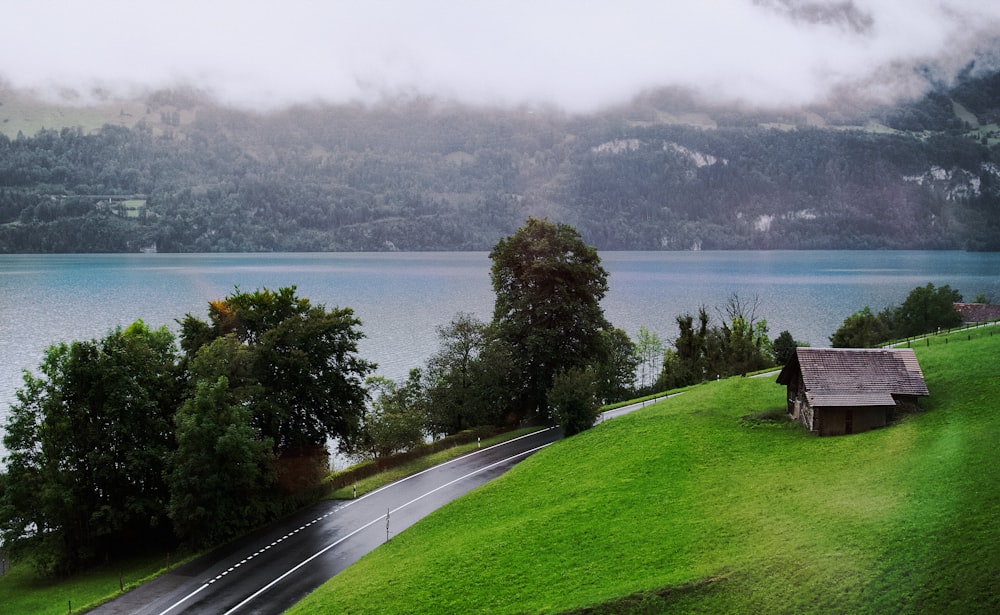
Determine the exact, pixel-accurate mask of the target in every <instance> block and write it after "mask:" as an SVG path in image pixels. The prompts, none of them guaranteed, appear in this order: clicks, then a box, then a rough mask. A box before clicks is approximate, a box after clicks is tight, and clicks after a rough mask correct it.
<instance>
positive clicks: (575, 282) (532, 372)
mask: <svg viewBox="0 0 1000 615" xmlns="http://www.w3.org/2000/svg"><path fill="white" fill-rule="evenodd" d="M490 259H491V260H492V261H493V265H492V267H491V269H490V279H491V281H492V282H493V290H494V291H495V293H496V301H495V304H494V308H493V328H494V329H495V333H494V334H495V335H496V336H497V338H499V339H500V340H502V341H503V342H505V343H506V344H507V345H508V346H509V347H510V348H511V356H512V357H513V359H514V363H515V369H516V371H517V373H518V374H519V375H520V378H519V381H520V384H519V386H517V387H516V388H515V389H514V390H513V391H512V396H513V398H514V410H515V412H517V413H518V414H519V415H520V416H533V415H536V414H542V415H545V414H547V409H548V403H547V400H546V396H547V395H548V391H549V389H550V388H551V387H552V383H553V380H554V378H555V376H556V374H557V373H559V372H561V371H565V370H569V369H571V368H584V367H587V366H590V365H596V364H597V363H599V362H601V361H602V359H603V358H604V357H606V356H607V354H608V349H607V348H606V346H605V344H604V342H605V338H603V337H602V335H601V332H602V331H606V330H610V329H611V325H610V323H609V322H608V321H607V319H606V318H605V317H604V310H603V308H602V307H601V304H600V302H601V299H602V298H603V297H604V294H605V293H606V292H607V289H608V273H607V271H605V270H604V268H603V267H602V266H601V264H600V257H598V256H597V250H595V249H594V248H593V247H591V246H588V245H587V244H585V243H584V242H583V241H582V240H581V239H580V235H579V233H577V231H576V229H574V228H573V227H571V226H569V225H566V224H555V223H552V222H549V221H548V220H539V219H537V218H529V219H528V221H527V223H525V225H524V226H522V227H521V228H520V229H518V231H517V232H516V233H514V234H513V235H512V236H510V237H508V238H505V239H501V240H500V241H499V242H498V243H497V245H496V246H495V247H494V248H493V251H492V252H491V253H490Z"/></svg>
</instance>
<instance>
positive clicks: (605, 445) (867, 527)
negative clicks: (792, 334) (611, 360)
mask: <svg viewBox="0 0 1000 615" xmlns="http://www.w3.org/2000/svg"><path fill="white" fill-rule="evenodd" d="M967 335H969V334H967V333H964V332H963V333H962V334H961V337H960V338H959V337H952V338H951V339H950V340H949V342H950V343H948V344H945V343H944V339H943V338H935V339H934V340H933V341H932V342H931V345H930V346H929V347H920V348H917V349H916V351H917V353H918V357H919V359H920V362H921V365H922V367H923V369H924V373H925V375H926V377H927V382H928V386H929V388H930V391H931V397H930V398H929V399H927V400H925V401H924V404H923V405H924V408H925V411H924V412H922V413H919V414H916V415H911V416H908V417H906V418H904V419H903V420H902V421H901V422H899V423H898V424H895V425H893V426H891V427H889V428H886V429H881V430H878V431H873V432H869V433H865V434H858V435H854V436H847V437H837V438H816V437H813V436H810V435H808V434H806V433H803V431H802V430H801V429H799V428H798V427H797V426H795V425H794V424H789V423H787V422H783V421H773V420H768V413H771V415H772V416H773V415H780V411H782V410H783V405H784V389H783V387H780V386H778V385H776V384H775V383H774V379H773V378H760V379H751V378H747V379H741V378H735V379H730V380H726V381H722V382H716V383H710V384H707V385H704V386H701V387H696V388H694V389H692V390H690V391H688V392H687V393H685V394H684V395H681V396H678V397H676V398H674V399H671V400H667V401H664V402H661V403H658V404H656V405H654V406H650V407H649V408H648V409H645V410H643V411H640V412H637V413H634V414H632V415H629V416H626V417H622V418H617V419H614V420H612V421H609V422H607V423H604V424H602V425H600V426H598V427H596V428H594V429H592V430H590V431H588V432H585V433H583V434H580V435H578V436H576V437H573V438H570V439H568V440H565V441H563V442H560V443H558V444H556V445H554V446H551V447H549V448H548V449H546V450H543V451H541V452H539V453H537V454H536V455H534V456H532V457H531V458H529V459H527V460H525V461H524V462H522V463H521V464H519V465H518V466H517V467H516V468H515V469H514V470H512V471H511V472H509V473H507V474H505V475H504V476H502V477H501V478H499V479H497V480H495V481H493V482H491V483H489V484H488V485H486V486H484V487H483V488H481V489H479V490H477V491H475V492H473V493H472V494H470V495H469V496H466V497H464V498H462V499H460V500H458V501H456V502H455V503H453V504H451V505H449V506H447V507H445V508H444V509H442V510H441V511H438V512H437V513H435V514H433V515H431V516H429V517H428V518H426V519H425V520H423V521H421V522H420V523H418V524H417V525H415V526H414V527H412V528H411V529H409V530H407V531H406V532H404V533H403V534H401V535H400V536H398V537H396V538H394V539H393V540H392V541H391V542H389V543H388V544H386V545H385V546H383V547H381V548H379V549H377V550H376V551H374V552H373V553H371V554H369V555H368V556H366V557H365V558H363V559H362V560H361V561H359V562H358V563H357V564H355V565H354V566H352V567H351V568H350V569H348V570H346V571H345V572H343V573H342V574H340V575H338V576H336V577H334V578H333V579H331V580H330V581H329V582H328V583H327V584H326V585H324V586H323V587H322V588H321V589H320V590H318V591H317V592H315V593H314V594H312V595H311V596H309V597H308V598H306V599H305V600H304V601H303V602H302V603H300V604H299V605H297V606H296V607H295V608H293V609H292V610H291V612H292V613H295V614H298V613H314V612H327V613H404V612H405V613H475V612H483V613H559V612H567V611H569V612H581V613H582V612H587V613H661V612H684V613H690V612H703V613H719V612H769V613H802V612H820V613H829V612H845V613H846V612H850V613H864V612H872V613H875V612H915V613H941V612H948V613H961V612H975V613H980V612H1000V551H998V550H997V549H996V548H995V547H996V545H997V544H1000V528H998V527H997V525H996V523H995V518H996V515H997V513H1000V481H998V479H1000V466H998V461H1000V459H998V448H997V444H998V443H1000V420H998V419H997V417H996V416H994V411H995V408H996V405H997V401H996V400H997V399H1000V378H998V376H1000V367H998V362H997V356H998V355H1000V335H996V336H993V337H990V336H989V333H988V332H985V331H983V330H980V331H978V332H975V333H972V334H971V335H972V336H973V339H972V340H971V341H968V340H966V336H967ZM760 414H763V415H764V417H763V419H761V420H753V419H751V420H747V419H745V418H744V417H747V416H753V415H760Z"/></svg>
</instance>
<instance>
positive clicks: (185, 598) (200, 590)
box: [159, 427, 554, 615]
mask: <svg viewBox="0 0 1000 615" xmlns="http://www.w3.org/2000/svg"><path fill="white" fill-rule="evenodd" d="M550 429H554V428H553V427H549V428H547V429H543V430H541V431H535V432H532V433H530V434H525V435H523V436H519V437H517V438H514V439H511V440H507V441H505V442H501V443H500V444H494V445H493V446H490V447H487V448H484V449H479V450H477V451H474V452H472V453H469V454H468V455H463V456H461V457H456V458H455V459H452V460H450V461H446V462H444V463H441V464H439V465H436V466H434V467H433V468H428V469H426V470H423V471H422V472H417V473H416V474H413V475H411V476H407V477H406V478H402V479H400V480H398V481H396V482H394V483H391V484H389V485H386V486H384V487H381V488H379V489H376V490H374V491H371V492H369V493H366V494H365V495H363V496H361V497H360V498H358V499H356V500H351V501H350V502H348V503H347V504H344V505H343V506H338V507H336V508H334V509H332V510H330V511H329V512H327V513H326V514H324V515H321V516H319V517H317V518H315V519H313V520H312V521H309V522H308V523H305V524H303V525H301V526H300V527H299V528H297V529H296V530H294V531H292V532H289V533H287V534H285V535H284V536H282V537H281V538H279V539H277V540H275V541H274V542H272V543H271V544H269V545H267V546H266V547H264V548H263V549H261V550H260V551H257V552H256V553H254V554H253V555H251V556H249V557H247V558H246V559H245V560H243V561H241V562H240V563H239V564H236V565H234V566H232V567H231V568H229V569H228V570H226V571H224V572H221V573H219V574H218V575H216V576H215V578H213V579H211V580H209V581H207V582H206V583H203V584H202V585H201V587H199V588H198V589H196V590H194V591H193V592H191V593H190V594H188V595H186V596H184V597H183V598H181V599H180V600H178V601H177V602H175V603H173V604H171V605H170V606H169V607H167V608H166V609H164V610H163V611H160V613H159V615H166V614H167V613H169V612H170V611H172V610H174V609H175V608H177V607H178V606H180V605H181V604H183V603H185V602H187V601H188V600H190V599H191V598H193V597H194V596H196V595H197V594H199V593H201V592H202V591H203V590H204V589H205V588H206V587H208V586H209V585H211V584H213V583H215V582H216V581H219V580H221V579H222V578H223V577H225V576H226V575H228V574H229V573H230V572H233V571H234V570H235V569H236V568H239V567H240V565H241V564H244V563H246V562H249V561H250V560H252V559H253V558H255V557H257V556H258V555H260V554H261V553H263V552H264V551H267V550H268V549H270V548H271V547H274V546H277V545H278V544H279V543H281V542H283V541H285V540H286V539H288V538H289V537H291V536H292V535H293V534H296V533H298V532H299V530H302V529H304V528H307V527H309V526H310V525H312V524H314V523H319V522H320V521H322V520H323V519H326V518H327V517H329V516H330V515H332V514H334V513H335V512H337V511H340V510H343V509H344V508H347V507H348V506H350V505H351V504H353V503H355V502H359V501H361V500H363V499H365V498H367V497H369V496H372V495H374V494H376V493H379V492H381V491H383V490H385V489H388V488H390V487H392V486H394V485H398V484H400V483H402V482H405V481H407V480H410V479H411V478H416V477H417V476H420V475H421V474H426V473H427V472H430V471H432V470H435V469H437V468H440V467H442V466H446V465H449V464H452V463H455V462H457V461H460V460H462V459H465V458H467V457H471V456H473V455H478V454H480V453H485V452H486V451H488V450H490V449H493V448H496V447H498V446H504V445H505V444H510V443H511V442H517V441H518V440H521V439H523V438H528V437H531V436H533V435H536V434H539V433H544V432H546V431H549V430H550ZM546 446H548V444H545V445H542V446H539V447H537V448H533V449H531V450H530V451H525V452H523V453H520V454H518V455H512V456H511V457H508V458H506V459H503V460H501V461H497V462H496V463H493V464H491V465H488V466H486V467H484V468H481V469H479V470H476V471H475V472H472V473H470V474H466V475H465V476H463V477H461V478H456V479H455V480H453V481H451V482H450V483H448V484H446V485H441V486H440V487H438V488H437V489H434V490H432V491H428V492H427V493H425V494H424V495H422V496H420V497H418V498H416V499H413V500H411V501H409V502H407V503H406V504H403V505H402V506H400V507H399V508H396V509H395V510H392V511H389V512H390V514H391V513H393V512H396V511H397V510H400V509H402V508H404V507H406V506H409V505H410V504H413V503H414V502H417V501H418V500H421V499H423V498H424V497H426V496H428V495H430V494H432V493H434V492H436V491H439V490H441V489H444V488H445V487H449V486H451V485H453V484H455V483H456V482H458V481H460V480H463V479H465V478H469V477H471V476H475V475H476V474H479V473H480V472H483V471H485V470H488V469H490V468H493V467H495V466H497V465H500V464H502V463H504V462H507V461H510V460H511V459H516V458H518V457H522V456H524V455H527V454H529V453H534V452H535V451H537V450H540V449H543V448H545V447H546ZM385 517H386V515H382V516H381V517H379V518H378V519H375V520H374V521H372V522H370V523H368V524H366V525H365V526H364V527H361V528H358V529H357V530H355V531H353V532H351V533H350V534H348V535H347V536H344V537H343V538H341V539H340V540H338V541H337V542H335V543H333V544H331V545H328V546H327V547H325V548H324V549H322V550H321V551H319V552H318V553H315V554H314V555H312V556H311V557H309V558H308V559H306V560H304V561H303V562H301V563H300V564H298V565H297V566H295V567H294V568H292V569H291V570H289V571H288V572H286V573H285V574H283V575H281V576H280V577H278V578H277V579H275V580H274V581H272V582H271V583H270V584H268V585H267V586H266V587H264V588H262V589H261V590H259V591H258V592H257V593H255V594H254V595H252V596H250V597H249V598H247V599H246V600H244V601H243V602H241V603H240V604H238V605H236V606H235V607H233V609H231V610H230V611H228V612H229V613H232V612H233V611H235V610H236V609H238V608H240V607H241V606H243V605H245V604H246V603H248V602H250V601H251V600H253V599H254V598H255V597H257V596H258V595H260V594H261V593H262V592H264V591H266V590H268V589H269V588H271V587H273V586H274V585H275V584H276V583H278V582H279V581H281V580H282V579H284V578H285V577H287V576H288V575H289V574H291V573H292V572H294V571H295V570H297V569H299V568H301V567H302V566H304V565H305V564H307V563H308V562H310V561H311V560H313V559H315V558H316V557H319V556H320V555H322V554H323V553H325V552H326V551H329V550H330V549H332V548H333V547H335V546H337V545H338V544H340V543H342V542H344V541H345V540H347V539H348V538H350V537H351V536H354V535H355V534H357V533H358V532H361V531H363V530H365V529H367V528H368V527H370V526H371V525H373V524H375V523H377V522H379V521H381V520H382V519H385Z"/></svg>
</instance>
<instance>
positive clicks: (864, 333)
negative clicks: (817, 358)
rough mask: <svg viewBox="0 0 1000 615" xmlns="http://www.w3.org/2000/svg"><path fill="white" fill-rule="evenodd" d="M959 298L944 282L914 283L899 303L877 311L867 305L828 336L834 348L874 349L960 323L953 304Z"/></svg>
mask: <svg viewBox="0 0 1000 615" xmlns="http://www.w3.org/2000/svg"><path fill="white" fill-rule="evenodd" d="M961 301H962V295H961V293H959V292H958V291H957V290H954V289H952V288H951V287H950V286H949V285H947V284H945V285H943V286H940V287H938V288H935V287H934V284H931V283H929V282H928V283H927V285H926V286H918V287H916V288H914V289H913V290H911V291H910V294H909V295H907V296H906V300H905V301H903V303H902V305H898V306H888V307H886V308H884V309H883V310H882V311H881V312H879V313H877V314H876V313H874V312H872V310H871V307H869V306H865V307H864V308H862V309H861V310H859V311H857V312H855V313H854V314H851V315H850V316H848V317H847V318H846V319H844V324H843V325H841V326H840V328H838V329H837V330H836V331H835V332H834V333H833V335H831V336H830V343H831V345H832V346H833V347H834V348H874V347H877V346H880V345H882V344H884V343H885V342H888V341H890V340H894V339H904V338H907V337H913V336H916V335H923V334H925V333H934V332H935V331H937V330H940V329H950V328H952V327H955V326H958V325H960V324H962V315H961V314H959V313H958V311H957V310H956V309H955V303H959V302H961Z"/></svg>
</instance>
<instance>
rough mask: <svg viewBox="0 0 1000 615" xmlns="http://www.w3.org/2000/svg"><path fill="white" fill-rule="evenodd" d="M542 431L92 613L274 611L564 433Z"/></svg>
mask: <svg viewBox="0 0 1000 615" xmlns="http://www.w3.org/2000/svg"><path fill="white" fill-rule="evenodd" d="M561 435H562V434H561V430H559V429H546V430H544V431H540V432H536V433H534V434H530V435H528V436H524V437H522V438H519V439H517V440H512V441H510V442H507V443H504V444H500V445H497V446H493V447H490V448H485V449H482V450H479V451H476V452H474V453H471V454H469V455H466V456H464V457H460V458H458V459H455V460H453V461H450V462H448V463H445V464H443V465H440V466H437V467H434V468H431V469H430V470H427V471H425V472H422V473H420V474H417V475H415V476H411V477H410V478H407V479H404V480H401V481H399V482H396V483H393V484H391V485H388V486H387V487H384V488H382V489H380V490H378V491H374V492H372V493H369V494H368V495H366V496H364V497H361V498H358V499H357V500H351V501H347V502H344V501H333V502H323V503H320V504H318V505H316V506H313V507H312V508H310V509H308V510H306V511H303V512H302V513H300V514H298V515H295V516H294V517H292V518H289V519H285V520H283V521H281V522H279V523H277V524H274V525H271V526H269V527H268V528H266V529H265V530H262V531H260V532H257V533H255V534H253V535H251V536H248V537H246V538H243V539H241V540H239V541H236V542H234V543H232V544H229V545H227V546H225V547H223V548H220V549H217V550H216V551H213V552H212V553H209V554H208V555H205V556H203V557H200V558H198V559H197V560H195V561H192V562H190V563H188V564H185V565H183V566H180V567H178V568H176V569H175V570H173V571H171V572H169V573H166V574H164V575H162V576H160V577H158V578H156V579H154V580H152V581H150V582H148V583H145V584H143V585H142V586H140V587H138V588H136V589H134V590H132V591H131V592H129V593H127V594H125V595H123V596H121V597H119V598H117V599H115V600H114V601H112V602H109V603H107V604H105V605H103V606H100V607H98V608H97V609H94V610H93V611H91V613H96V614H100V615H109V614H126V613H127V614H140V615H167V614H169V615H176V614H180V613H188V614H190V613H213V614H227V613H241V614H245V613H281V612H283V611H285V610H286V609H288V608H289V607H291V606H292V605H294V604H295V603H296V602H298V601H299V600H301V599H302V598H304V597H305V596H306V595H307V594H309V593H310V592H312V591H313V590H314V589H316V588H317V587H319V586H320V585H321V584H323V583H324V582H325V581H327V580H328V579H329V578H330V577H332V576H334V575H335V574H337V573H339V572H340V571H341V570H344V569H345V568H347V567H348V566H350V565H351V564H352V563H354V562H355V561H357V560H358V559H360V558H361V556H363V555H365V554H366V553H368V552H369V551H371V550H373V549H374V548H375V547H377V546H378V545H380V544H383V543H384V542H385V541H386V537H387V527H386V515H387V514H388V536H389V537H391V536H394V535H396V534H398V533H399V532H402V531H403V530H404V529H406V528H407V527H409V526H411V525H413V524H414V523H416V522H417V521H418V520H420V519H421V518H423V517H425V516H426V515H428V514H430V513H431V512H433V511H434V510H436V509H438V508H440V507H441V506H443V505H445V504H447V503H448V502H450V501H452V500H454V499H456V498H458V497H460V496H462V495H464V494H465V493H468V492H469V491H471V490H472V489H474V488H476V487H478V486H480V485H482V484H484V483H486V482H488V481H490V480H491V479H493V478H496V477H497V476H499V475H500V474H503V473H504V472H506V471H507V470H509V469H510V468H511V467H513V466H514V465H515V464H516V463H517V462H519V461H521V460H522V459H524V458H525V457H527V456H529V455H531V454H532V453H534V452H536V451H537V450H539V449H541V448H544V447H545V446H548V445H549V444H551V443H553V442H555V441H556V440H558V439H559V438H560V437H561Z"/></svg>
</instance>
